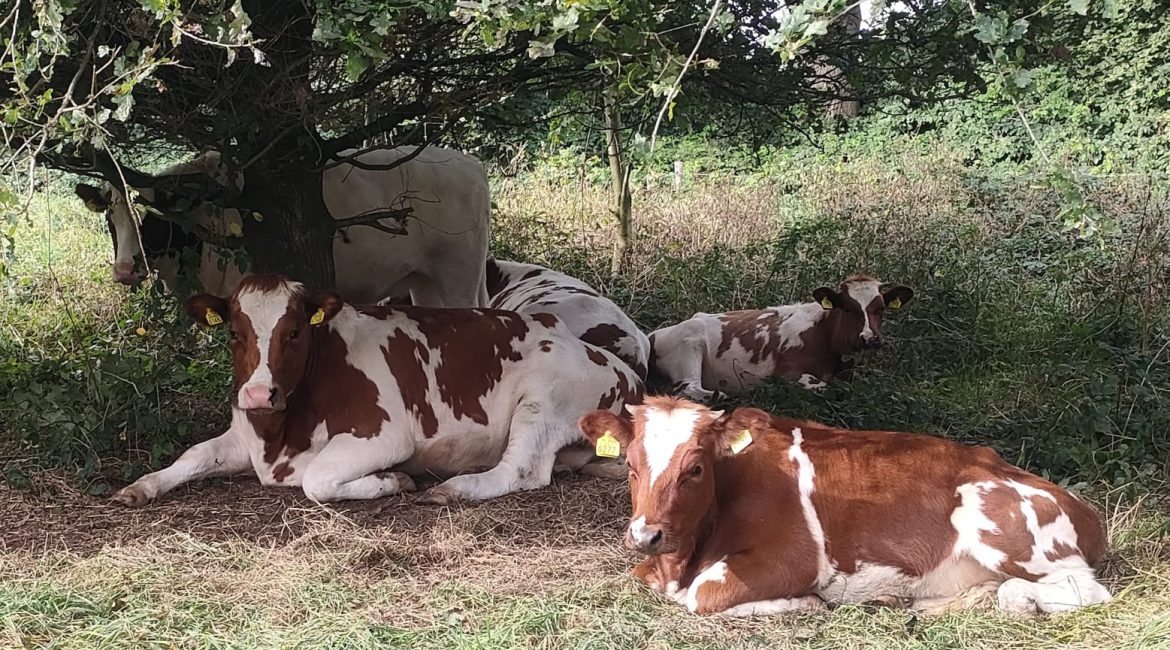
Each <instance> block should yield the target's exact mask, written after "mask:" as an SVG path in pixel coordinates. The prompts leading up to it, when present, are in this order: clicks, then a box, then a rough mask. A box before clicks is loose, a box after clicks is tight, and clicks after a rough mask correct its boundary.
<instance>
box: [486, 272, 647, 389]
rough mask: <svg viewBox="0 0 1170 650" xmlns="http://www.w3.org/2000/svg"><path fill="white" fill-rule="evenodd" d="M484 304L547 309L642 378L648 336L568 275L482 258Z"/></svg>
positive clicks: (537, 310) (610, 303) (531, 310)
mask: <svg viewBox="0 0 1170 650" xmlns="http://www.w3.org/2000/svg"><path fill="white" fill-rule="evenodd" d="M487 292H488V306H489V307H492V308H493V309H507V310H509V311H517V312H520V313H521V314H538V313H542V312H543V313H548V314H553V315H555V316H556V317H557V318H559V319H560V320H561V321H562V322H563V323H564V324H565V326H566V327H568V328H569V331H571V332H572V333H573V334H575V335H576V336H577V338H579V339H581V340H582V341H585V342H586V343H592V344H593V345H596V346H597V347H599V348H602V349H605V350H609V351H610V352H612V353H613V354H615V355H616V356H617V357H618V358H619V359H621V360H623V361H625V362H626V363H627V364H629V366H630V367H631V368H633V369H634V371H635V372H637V373H638V376H639V377H642V378H645V377H646V363H647V360H648V358H649V356H650V339H649V338H647V337H646V334H645V333H643V332H642V330H641V329H639V328H638V326H637V325H636V324H634V321H633V320H632V319H630V317H629V316H627V315H626V313H625V312H624V311H622V309H621V307H618V306H617V305H616V304H614V302H613V301H612V300H610V299H609V298H606V297H604V296H602V295H601V294H599V293H598V292H597V290H595V289H594V288H593V287H591V286H589V285H588V284H585V283H584V282H582V281H580V280H578V279H577V278H574V277H572V276H568V275H565V274H564V273H559V272H557V271H553V270H551V269H548V268H545V267H543V266H537V265H536V264H521V263H520V262H509V261H504V260H488V263H487Z"/></svg>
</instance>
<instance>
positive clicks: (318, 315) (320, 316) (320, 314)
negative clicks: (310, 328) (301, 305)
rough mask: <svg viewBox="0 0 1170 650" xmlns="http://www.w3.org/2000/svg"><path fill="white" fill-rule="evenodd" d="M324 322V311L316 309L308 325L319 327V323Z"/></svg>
mask: <svg viewBox="0 0 1170 650" xmlns="http://www.w3.org/2000/svg"><path fill="white" fill-rule="evenodd" d="M324 322H325V310H324V309H317V311H315V312H313V316H312V317H311V318H310V319H309V324H310V325H320V324H321V323H324Z"/></svg>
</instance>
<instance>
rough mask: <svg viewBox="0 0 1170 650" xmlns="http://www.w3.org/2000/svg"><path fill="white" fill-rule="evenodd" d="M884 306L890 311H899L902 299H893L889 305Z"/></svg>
mask: <svg viewBox="0 0 1170 650" xmlns="http://www.w3.org/2000/svg"><path fill="white" fill-rule="evenodd" d="M886 306H887V307H889V308H890V309H901V308H902V299H901V298H894V299H893V300H891V301H890V304H888V305H886Z"/></svg>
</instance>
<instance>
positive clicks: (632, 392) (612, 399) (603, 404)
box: [597, 368, 642, 409]
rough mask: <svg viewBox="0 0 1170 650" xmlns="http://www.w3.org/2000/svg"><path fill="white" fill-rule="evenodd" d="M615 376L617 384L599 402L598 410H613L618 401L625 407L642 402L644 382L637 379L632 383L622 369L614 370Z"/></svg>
mask: <svg viewBox="0 0 1170 650" xmlns="http://www.w3.org/2000/svg"><path fill="white" fill-rule="evenodd" d="M613 374H614V379H615V381H616V383H615V384H614V386H613V388H610V389H609V392H607V393H605V394H604V395H602V396H601V399H600V400H598V401H597V408H599V409H612V408H613V406H614V405H615V404H617V403H618V400H621V403H622V405H623V406H625V405H628V404H637V403H639V402H641V401H642V382H640V381H638V380H637V379H636V378H635V379H634V381H632V382H631V381H630V380H629V378H628V377H626V373H624V372H622V369H621V368H614V369H613Z"/></svg>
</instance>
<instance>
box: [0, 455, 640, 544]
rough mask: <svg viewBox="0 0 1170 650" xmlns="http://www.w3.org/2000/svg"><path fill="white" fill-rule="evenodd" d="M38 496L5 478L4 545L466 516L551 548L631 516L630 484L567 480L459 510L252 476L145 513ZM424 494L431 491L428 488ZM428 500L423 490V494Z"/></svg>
mask: <svg viewBox="0 0 1170 650" xmlns="http://www.w3.org/2000/svg"><path fill="white" fill-rule="evenodd" d="M54 492H55V493H54V494H52V495H50V496H38V495H35V494H33V493H31V492H25V491H21V490H17V489H14V488H12V487H10V486H8V485H6V484H5V483H3V482H0V509H2V514H0V549H2V550H8V551H27V552H34V553H40V552H45V551H68V552H70V553H74V554H80V555H87V554H91V553H93V552H95V551H97V550H99V549H101V548H102V547H103V546H108V545H122V544H128V543H141V542H143V541H146V540H148V539H149V538H152V537H160V536H166V535H171V534H174V533H183V534H187V535H190V536H191V537H192V538H194V539H197V540H199V541H203V542H221V541H243V542H247V543H250V544H255V545H259V546H265V547H276V546H282V545H284V544H287V543H288V542H290V541H292V540H295V539H297V538H299V537H301V536H302V535H304V534H305V533H306V532H308V531H311V530H315V529H317V528H319V527H320V525H321V524H322V523H323V522H325V521H328V520H331V519H341V520H343V521H345V522H347V523H348V524H351V525H352V526H354V527H357V528H360V529H362V530H364V531H366V532H367V534H368V535H370V536H375V537H376V536H379V535H383V534H404V535H410V534H413V535H416V536H420V537H428V536H430V535H431V534H433V533H434V532H435V529H436V527H439V528H442V527H449V526H451V525H452V522H453V521H455V520H458V521H459V522H460V523H461V524H467V525H469V526H470V528H468V532H470V533H472V534H474V535H475V536H476V537H477V538H478V537H482V536H486V537H487V538H488V539H489V540H491V541H492V543H493V544H499V545H507V544H519V545H532V544H536V545H540V546H544V545H551V544H555V543H556V542H557V541H559V540H561V539H562V538H565V539H567V540H569V541H572V542H573V543H581V542H584V541H588V542H593V543H598V544H603V545H610V544H612V545H615V546H616V545H617V543H618V541H619V540H620V536H621V531H622V527H623V526H624V524H625V521H626V518H627V517H628V516H629V496H628V492H627V491H626V487H625V484H624V483H620V482H617V481H610V480H605V479H596V478H587V477H580V476H576V475H571V474H558V475H557V476H556V477H555V478H554V482H553V484H552V485H551V486H549V487H548V488H546V489H543V490H536V491H533V492H526V493H521V494H513V495H509V496H506V497H503V498H500V499H495V500H492V501H489V502H486V503H480V504H464V505H456V506H454V507H453V508H447V507H441V506H431V505H423V504H419V503H416V496H415V495H414V494H407V495H400V496H395V497H389V498H384V499H376V500H372V501H348V502H344V503H340V504H332V505H329V506H320V505H317V504H315V503H313V502H312V501H310V500H309V499H308V498H307V497H305V495H304V493H303V492H301V490H300V489H299V488H287V489H282V488H266V487H263V486H261V485H260V483H259V482H258V481H257V480H256V479H255V478H252V477H249V476H240V477H235V478H231V479H211V480H207V481H200V482H196V483H194V484H190V485H186V486H182V487H180V488H178V489H176V490H174V491H173V492H170V493H168V494H166V495H163V496H162V497H161V498H160V499H159V500H158V501H156V502H155V503H153V504H151V505H149V506H147V507H145V508H127V507H124V506H119V505H117V504H113V503H110V502H109V501H108V500H106V499H105V498H101V497H93V496H89V495H86V494H83V493H81V492H77V491H75V490H72V489H69V488H67V487H58V488H57V489H56V490H54ZM420 493H421V492H420ZM416 494H419V493H416Z"/></svg>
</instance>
